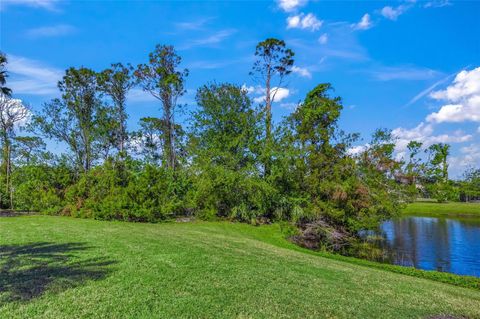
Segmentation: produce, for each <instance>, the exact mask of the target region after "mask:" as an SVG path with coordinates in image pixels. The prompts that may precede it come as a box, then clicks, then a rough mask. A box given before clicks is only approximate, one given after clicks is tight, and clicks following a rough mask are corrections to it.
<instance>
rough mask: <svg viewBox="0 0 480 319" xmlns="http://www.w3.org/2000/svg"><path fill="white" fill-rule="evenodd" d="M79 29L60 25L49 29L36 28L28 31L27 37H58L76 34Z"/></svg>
mask: <svg viewBox="0 0 480 319" xmlns="http://www.w3.org/2000/svg"><path fill="white" fill-rule="evenodd" d="M76 30H77V29H76V28H75V27H73V26H71V25H68V24H59V25H54V26H48V27H40V28H34V29H30V30H28V31H27V35H28V36H29V37H33V38H40V37H58V36H63V35H67V34H71V33H74V32H75V31H76Z"/></svg>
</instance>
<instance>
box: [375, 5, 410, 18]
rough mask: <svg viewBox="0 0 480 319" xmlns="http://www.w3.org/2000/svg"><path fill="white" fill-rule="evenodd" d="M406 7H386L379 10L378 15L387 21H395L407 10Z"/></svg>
mask: <svg viewBox="0 0 480 319" xmlns="http://www.w3.org/2000/svg"><path fill="white" fill-rule="evenodd" d="M408 8H409V7H408V6H406V5H399V6H398V7H395V8H394V7H391V6H386V7H383V8H382V10H380V14H381V15H382V16H384V17H385V18H387V19H389V20H397V18H398V17H399V16H400V15H402V14H403V13H405V11H407V10H408Z"/></svg>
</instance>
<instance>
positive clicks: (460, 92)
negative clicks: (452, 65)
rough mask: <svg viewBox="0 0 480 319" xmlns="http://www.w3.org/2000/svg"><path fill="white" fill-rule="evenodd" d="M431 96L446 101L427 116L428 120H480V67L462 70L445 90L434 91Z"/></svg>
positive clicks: (440, 121)
mask: <svg viewBox="0 0 480 319" xmlns="http://www.w3.org/2000/svg"><path fill="white" fill-rule="evenodd" d="M430 97H432V98H433V99H436V100H443V101H446V102H447V103H448V104H445V105H443V106H442V107H441V108H440V110H439V111H438V112H434V113H432V114H430V115H428V117H427V121H429V122H434V123H442V122H457V123H460V122H466V121H473V122H480V67H478V68H476V69H473V70H471V71H466V70H464V71H461V72H460V73H458V74H457V76H456V77H455V80H454V81H453V83H452V84H451V85H449V86H448V87H447V88H446V89H445V90H441V91H436V92H432V93H431V94H430Z"/></svg>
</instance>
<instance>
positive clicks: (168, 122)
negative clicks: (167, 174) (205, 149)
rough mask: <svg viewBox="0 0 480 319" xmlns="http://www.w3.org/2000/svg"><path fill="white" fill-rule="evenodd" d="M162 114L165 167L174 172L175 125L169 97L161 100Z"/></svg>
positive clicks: (166, 96)
mask: <svg viewBox="0 0 480 319" xmlns="http://www.w3.org/2000/svg"><path fill="white" fill-rule="evenodd" d="M163 107H164V108H163V113H164V122H165V123H164V126H165V132H164V152H165V161H166V163H167V167H168V168H170V169H172V170H174V169H175V161H176V156H175V155H176V154H175V144H174V139H175V134H174V130H175V123H174V121H173V113H172V108H173V107H172V102H171V99H170V96H169V95H165V96H164V98H163Z"/></svg>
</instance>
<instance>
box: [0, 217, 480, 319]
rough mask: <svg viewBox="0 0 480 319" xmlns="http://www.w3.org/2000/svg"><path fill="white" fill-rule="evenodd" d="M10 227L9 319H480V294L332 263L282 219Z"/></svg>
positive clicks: (25, 220) (4, 304)
mask: <svg viewBox="0 0 480 319" xmlns="http://www.w3.org/2000/svg"><path fill="white" fill-rule="evenodd" d="M0 232H1V234H2V236H1V237H0V247H1V249H0V256H1V257H2V258H1V259H0V267H1V269H2V276H1V277H0V278H1V279H0V280H1V281H0V282H1V285H0V286H1V287H2V288H1V289H0V317H1V318H55V319H58V318H71V317H81V318H132V317H134V318H192V317H196V318H430V317H433V316H441V315H443V316H445V317H447V316H453V317H457V318H461V317H465V318H477V317H480V292H479V291H478V290H476V289H466V288H461V287H455V286H453V285H450V284H445V283H441V282H438V281H435V280H426V279H425V278H416V277H413V276H407V275H403V274H397V273H393V272H390V271H385V270H381V269H375V268H371V267H366V265H359V264H356V262H357V261H358V262H359V263H363V261H359V260H356V259H352V258H346V257H342V258H340V259H342V260H338V259H337V260H336V259H331V258H324V257H323V256H324V254H323V253H315V252H311V251H307V250H305V249H301V248H299V247H296V246H295V245H293V244H291V243H289V242H288V241H286V240H285V239H284V235H283V234H282V233H281V232H280V227H279V226H278V225H276V224H275V225H265V226H261V227H252V226H249V225H245V224H239V223H236V224H233V223H218V222H215V223H205V222H200V223H164V224H160V225H159V224H157V225H155V224H132V223H120V222H99V221H94V220H80V219H71V218H61V217H51V216H29V217H18V218H17V217H14V218H0ZM19 234H21V235H19ZM335 258H338V257H335ZM380 266H381V267H383V265H380ZM390 266H391V265H390ZM391 267H395V266H391ZM396 268H398V269H405V271H409V272H410V273H411V274H413V275H415V273H416V272H417V271H415V270H413V269H409V268H403V267H396ZM421 273H422V274H423V273H424V274H431V275H432V276H431V277H430V278H431V279H434V277H435V276H438V279H441V278H446V277H450V278H452V279H453V278H455V277H456V278H458V280H459V281H462V280H463V281H464V282H465V281H466V279H465V278H466V277H465V278H462V277H460V276H453V275H449V274H442V273H437V272H421ZM426 278H428V275H427V276H426ZM472 279H473V280H474V278H472ZM476 280H477V282H478V278H477V279H476Z"/></svg>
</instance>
